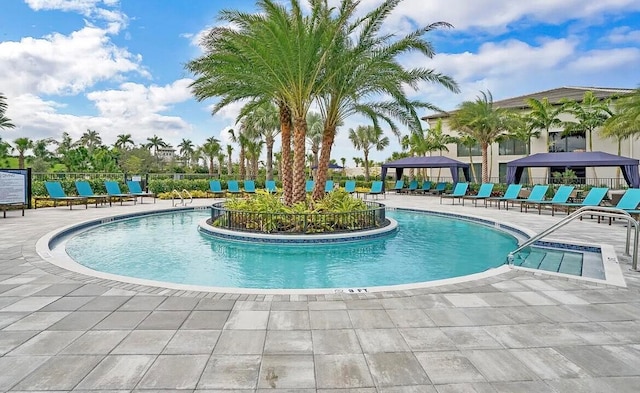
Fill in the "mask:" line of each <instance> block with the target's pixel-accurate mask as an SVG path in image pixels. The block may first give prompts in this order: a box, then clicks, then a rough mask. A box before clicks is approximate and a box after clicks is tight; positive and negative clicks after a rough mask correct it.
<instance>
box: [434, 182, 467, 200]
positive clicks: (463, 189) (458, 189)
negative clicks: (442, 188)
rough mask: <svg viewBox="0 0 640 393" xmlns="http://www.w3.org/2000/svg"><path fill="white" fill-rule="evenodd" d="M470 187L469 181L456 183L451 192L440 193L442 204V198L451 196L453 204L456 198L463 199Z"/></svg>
mask: <svg viewBox="0 0 640 393" xmlns="http://www.w3.org/2000/svg"><path fill="white" fill-rule="evenodd" d="M468 189H469V183H458V184H456V186H455V187H454V189H453V192H452V193H451V194H440V204H442V198H451V204H452V205H453V204H454V203H455V202H456V199H459V200H462V197H464V196H465V195H466V194H467V190H468Z"/></svg>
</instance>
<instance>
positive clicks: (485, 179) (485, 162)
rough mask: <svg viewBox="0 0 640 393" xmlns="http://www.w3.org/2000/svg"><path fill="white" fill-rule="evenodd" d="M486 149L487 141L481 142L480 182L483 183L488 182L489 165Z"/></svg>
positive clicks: (487, 146)
mask: <svg viewBox="0 0 640 393" xmlns="http://www.w3.org/2000/svg"><path fill="white" fill-rule="evenodd" d="M488 150H489V144H488V143H483V144H482V182H483V183H488V182H489V171H488V169H489V168H488V166H489V160H488V158H489V157H488V156H489V155H488Z"/></svg>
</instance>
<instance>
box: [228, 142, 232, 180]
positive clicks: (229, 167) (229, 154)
mask: <svg viewBox="0 0 640 393" xmlns="http://www.w3.org/2000/svg"><path fill="white" fill-rule="evenodd" d="M231 153H233V146H231V145H227V176H231V174H232V173H233V161H232V157H231Z"/></svg>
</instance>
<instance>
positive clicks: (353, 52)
mask: <svg viewBox="0 0 640 393" xmlns="http://www.w3.org/2000/svg"><path fill="white" fill-rule="evenodd" d="M399 3H400V1H398V0H387V1H384V2H383V3H382V4H381V5H380V6H378V7H377V8H375V9H374V10H372V11H370V12H369V13H367V14H366V15H364V16H363V17H359V18H356V19H355V20H354V21H353V22H351V23H343V20H350V19H351V16H352V15H353V14H354V13H356V8H357V6H358V4H359V2H358V1H351V0H344V1H342V4H341V8H340V11H339V12H338V13H337V14H336V17H335V18H334V19H333V20H332V22H333V23H334V29H335V31H337V32H338V35H337V38H336V39H334V41H333V45H332V46H331V47H330V48H329V49H328V61H327V63H326V70H325V72H324V73H323V74H322V75H323V79H322V81H321V82H322V86H321V87H322V89H321V91H320V92H319V95H320V97H319V98H320V99H319V104H320V109H321V113H322V115H323V117H324V118H325V127H324V133H323V140H322V147H321V150H320V151H321V154H320V162H319V165H318V181H317V182H316V186H315V189H314V194H313V196H314V198H320V197H321V196H322V195H323V191H324V181H325V180H326V169H327V167H328V164H329V160H330V157H331V148H332V145H333V141H334V139H335V134H336V129H337V126H338V124H340V123H341V122H342V121H344V119H346V118H347V117H349V116H351V115H352V114H355V113H360V114H363V115H365V116H366V117H368V118H370V119H371V121H372V123H373V126H374V127H375V128H378V129H379V128H380V126H379V121H380V120H382V121H384V122H386V123H387V124H388V125H389V126H390V128H391V130H392V132H393V133H394V134H395V135H396V136H398V137H400V133H399V130H398V127H397V126H396V124H395V123H394V122H393V120H392V119H398V120H400V121H401V122H402V123H403V124H405V125H407V126H409V128H411V129H415V130H421V125H420V120H419V118H418V116H417V113H416V109H418V108H428V109H432V110H437V108H436V107H435V106H434V105H432V104H429V103H427V102H420V101H411V100H409V99H408V98H407V96H406V93H405V87H411V88H417V86H418V84H419V83H420V82H427V83H437V84H440V85H442V86H444V87H446V88H448V89H450V90H452V91H456V92H457V91H458V88H457V86H456V84H455V82H454V81H453V80H452V79H451V78H449V77H447V76H444V75H442V74H439V73H437V72H435V71H434V70H431V69H425V68H413V69H405V68H404V67H403V66H402V65H401V64H400V63H399V62H398V61H397V58H398V57H399V56H402V55H407V54H408V53H410V52H413V51H417V52H419V53H420V54H422V55H425V56H426V57H429V58H430V57H432V56H433V55H434V51H433V48H432V45H431V44H430V43H429V42H428V41H426V40H424V39H423V38H422V37H423V35H424V34H426V33H428V32H430V31H432V30H435V29H438V28H440V27H450V25H449V24H448V23H444V22H438V23H433V24H430V25H428V26H425V27H420V28H418V29H416V30H415V31H413V32H412V33H410V34H408V35H406V36H403V37H401V38H399V39H394V36H393V35H385V34H379V33H380V29H381V27H382V26H383V24H384V21H385V19H386V18H387V17H388V16H389V15H390V14H391V13H392V12H393V10H394V9H395V7H396V6H397V5H398V4H399ZM380 96H387V97H389V99H388V100H387V101H381V99H380ZM369 99H371V100H373V101H367V100H369ZM365 164H366V165H368V163H365Z"/></svg>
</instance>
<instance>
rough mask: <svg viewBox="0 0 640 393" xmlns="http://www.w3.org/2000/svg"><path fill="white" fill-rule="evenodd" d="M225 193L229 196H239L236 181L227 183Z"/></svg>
mask: <svg viewBox="0 0 640 393" xmlns="http://www.w3.org/2000/svg"><path fill="white" fill-rule="evenodd" d="M227 192H228V193H229V194H231V195H240V186H239V185H238V181H237V180H228V181H227Z"/></svg>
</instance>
